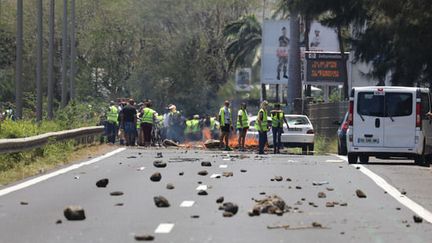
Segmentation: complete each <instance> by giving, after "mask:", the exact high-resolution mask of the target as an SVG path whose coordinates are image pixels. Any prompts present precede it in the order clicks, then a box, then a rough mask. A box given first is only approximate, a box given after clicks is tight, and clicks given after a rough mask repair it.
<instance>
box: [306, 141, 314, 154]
mask: <svg viewBox="0 0 432 243" xmlns="http://www.w3.org/2000/svg"><path fill="white" fill-rule="evenodd" d="M307 148H308V155H314V144H313V143H311V144H309V145H307Z"/></svg>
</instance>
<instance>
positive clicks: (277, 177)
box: [274, 176, 283, 181]
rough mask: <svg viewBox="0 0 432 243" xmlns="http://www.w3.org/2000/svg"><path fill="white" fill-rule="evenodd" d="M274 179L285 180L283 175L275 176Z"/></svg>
mask: <svg viewBox="0 0 432 243" xmlns="http://www.w3.org/2000/svg"><path fill="white" fill-rule="evenodd" d="M274 179H275V180H276V181H282V180H283V178H282V176H275V178H274Z"/></svg>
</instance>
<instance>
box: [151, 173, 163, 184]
mask: <svg viewBox="0 0 432 243" xmlns="http://www.w3.org/2000/svg"><path fill="white" fill-rule="evenodd" d="M161 179H162V175H161V173H159V172H155V173H154V174H153V175H151V176H150V180H151V181H154V182H158V181H160V180H161Z"/></svg>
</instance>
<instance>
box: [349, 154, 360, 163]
mask: <svg viewBox="0 0 432 243" xmlns="http://www.w3.org/2000/svg"><path fill="white" fill-rule="evenodd" d="M357 159H358V156H357V155H355V154H349V153H348V163H349V164H357Z"/></svg>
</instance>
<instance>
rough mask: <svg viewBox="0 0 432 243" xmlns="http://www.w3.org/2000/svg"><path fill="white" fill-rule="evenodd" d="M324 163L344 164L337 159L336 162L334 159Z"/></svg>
mask: <svg viewBox="0 0 432 243" xmlns="http://www.w3.org/2000/svg"><path fill="white" fill-rule="evenodd" d="M326 162H327V163H342V162H344V161H343V160H340V159H337V160H334V159H328V160H326Z"/></svg>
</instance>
